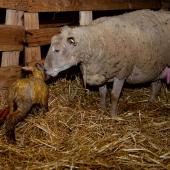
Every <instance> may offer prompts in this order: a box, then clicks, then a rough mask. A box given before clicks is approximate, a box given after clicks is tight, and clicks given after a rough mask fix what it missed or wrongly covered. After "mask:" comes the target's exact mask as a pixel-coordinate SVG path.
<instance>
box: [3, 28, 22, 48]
mask: <svg viewBox="0 0 170 170" xmlns="http://www.w3.org/2000/svg"><path fill="white" fill-rule="evenodd" d="M0 32H1V34H0V51H21V50H23V43H24V39H25V31H24V28H23V27H22V26H12V25H0Z"/></svg>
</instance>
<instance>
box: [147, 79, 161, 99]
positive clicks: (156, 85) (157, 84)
mask: <svg viewBox="0 0 170 170" xmlns="http://www.w3.org/2000/svg"><path fill="white" fill-rule="evenodd" d="M160 90H161V80H157V81H154V82H152V92H151V97H150V100H149V101H150V102H154V101H155V100H156V99H157V97H158V95H159V92H160Z"/></svg>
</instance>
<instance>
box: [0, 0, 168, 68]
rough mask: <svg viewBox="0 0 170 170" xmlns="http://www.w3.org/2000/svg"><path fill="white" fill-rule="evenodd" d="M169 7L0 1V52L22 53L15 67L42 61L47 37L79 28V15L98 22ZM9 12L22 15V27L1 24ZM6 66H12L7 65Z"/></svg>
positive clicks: (104, 0) (150, 2)
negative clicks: (87, 14) (65, 28)
mask: <svg viewBox="0 0 170 170" xmlns="http://www.w3.org/2000/svg"><path fill="white" fill-rule="evenodd" d="M169 3H170V2H169V0H164V1H161V0H140V1H138V0H115V1H113V0H100V1H99V0H93V1H91V0H86V1H81V0H70V1H68V0H62V1H58V0H42V1H38V0H34V1H30V0H15V1H14V0H13V1H12V0H11V1H2V0H1V1H0V14H1V16H2V17H1V18H0V24H1V25H0V51H3V53H4V51H7V52H9V53H12V52H13V51H18V52H21V51H22V53H20V62H18V63H20V64H27V58H28V62H34V60H35V61H37V60H40V59H41V57H45V55H46V52H47V49H48V46H49V44H50V39H51V37H52V36H53V35H55V34H57V33H59V32H60V29H61V27H62V26H63V25H70V26H74V25H79V11H87V10H90V11H93V18H98V17H101V16H109V15H117V14H121V13H123V12H125V11H130V10H136V9H144V8H150V9H160V8H161V7H163V8H168V5H169ZM9 9H13V10H12V11H24V14H23V16H22V18H20V19H21V20H23V23H24V24H25V26H18V25H17V24H15V25H12V24H5V22H6V19H5V16H6V11H7V10H9ZM30 12H31V13H30ZM26 25H27V26H26ZM8 55H9V54H8ZM8 55H5V56H7V57H6V58H8ZM12 55H13V54H12ZM21 57H22V58H21ZM15 58H16V59H18V58H17V57H15ZM1 60H2V56H1ZM8 60H10V58H9V59H8ZM1 63H2V62H1ZM15 63H17V62H15ZM7 64H8V63H7ZM9 65H12V64H11V63H10V62H9Z"/></svg>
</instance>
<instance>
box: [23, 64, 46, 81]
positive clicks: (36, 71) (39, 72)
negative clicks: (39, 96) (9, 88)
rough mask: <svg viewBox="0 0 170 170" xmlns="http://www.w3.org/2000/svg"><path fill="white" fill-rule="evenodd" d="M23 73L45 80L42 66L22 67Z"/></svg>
mask: <svg viewBox="0 0 170 170" xmlns="http://www.w3.org/2000/svg"><path fill="white" fill-rule="evenodd" d="M22 69H23V70H24V71H27V72H31V73H32V76H33V77H35V78H39V79H42V80H46V74H45V69H44V66H43V65H42V64H39V63H36V64H35V66H34V67H33V66H25V67H22Z"/></svg>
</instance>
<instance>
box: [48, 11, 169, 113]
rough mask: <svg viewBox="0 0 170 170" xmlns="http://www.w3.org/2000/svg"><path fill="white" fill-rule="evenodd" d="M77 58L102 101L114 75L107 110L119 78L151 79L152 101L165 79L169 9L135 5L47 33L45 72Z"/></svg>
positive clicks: (114, 104)
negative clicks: (49, 38)
mask: <svg viewBox="0 0 170 170" xmlns="http://www.w3.org/2000/svg"><path fill="white" fill-rule="evenodd" d="M78 63H80V65H81V70H82V73H83V79H84V83H85V84H86V83H88V84H90V85H98V86H99V91H100V94H101V104H102V105H105V97H106V92H107V89H106V85H105V84H106V82H108V81H114V84H113V89H112V92H111V94H112V95H111V96H112V104H111V112H112V114H116V113H117V103H118V99H119V96H120V93H121V90H122V87H123V84H124V82H125V81H126V82H127V83H132V84H138V83H145V82H152V94H151V98H150V100H151V101H153V100H155V99H156V97H157V96H158V92H159V91H160V87H161V85H160V84H161V82H160V79H163V78H165V79H166V80H167V82H169V81H170V68H169V66H170V12H167V11H151V10H139V11H135V12H130V13H126V14H123V15H119V16H113V17H108V18H107V17H105V18H100V19H98V20H96V21H94V22H92V23H91V24H90V25H88V26H79V27H75V28H69V27H64V28H63V30H62V32H61V34H59V35H56V36H54V37H53V38H52V41H51V46H50V49H49V52H48V54H47V57H46V60H45V68H46V70H47V74H48V75H50V76H56V75H57V74H58V73H59V72H61V71H63V70H66V69H67V68H69V67H71V66H73V65H76V64H78Z"/></svg>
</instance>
